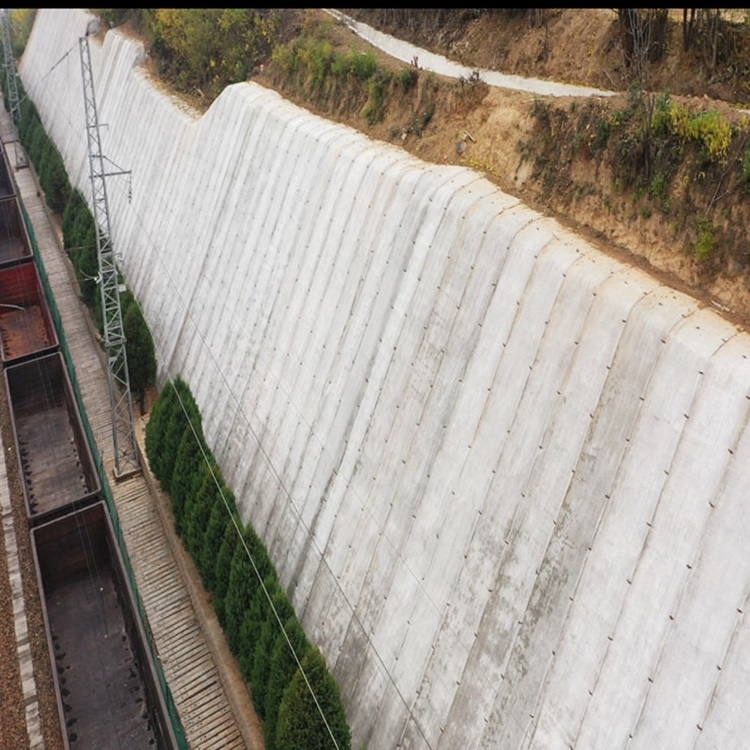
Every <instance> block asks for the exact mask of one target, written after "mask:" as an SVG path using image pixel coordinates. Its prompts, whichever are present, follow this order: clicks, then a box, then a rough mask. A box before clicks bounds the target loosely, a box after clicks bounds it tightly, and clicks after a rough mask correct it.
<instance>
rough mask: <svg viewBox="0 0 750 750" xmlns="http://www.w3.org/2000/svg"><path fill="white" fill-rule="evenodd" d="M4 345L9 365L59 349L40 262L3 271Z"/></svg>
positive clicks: (0, 336) (0, 318) (0, 312)
mask: <svg viewBox="0 0 750 750" xmlns="http://www.w3.org/2000/svg"><path fill="white" fill-rule="evenodd" d="M0 343H1V344H2V361H3V363H4V364H5V365H10V364H17V363H19V362H21V361H23V360H25V359H28V358H30V357H33V356H42V355H44V354H49V353H50V352H52V351H54V350H55V349H57V347H58V340H57V332H56V331H55V324H54V322H53V321H52V316H51V314H50V309H49V305H48V304H47V298H46V297H45V296H44V290H43V289H42V283H41V281H40V279H39V272H38V271H37V267H36V263H21V264H20V265H17V266H11V267H10V268H4V269H0Z"/></svg>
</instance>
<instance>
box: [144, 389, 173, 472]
mask: <svg viewBox="0 0 750 750" xmlns="http://www.w3.org/2000/svg"><path fill="white" fill-rule="evenodd" d="M176 400H177V393H176V391H175V389H174V386H173V385H172V383H167V384H166V385H165V386H164V388H162V389H161V392H160V393H159V396H158V398H157V399H156V403H155V404H154V408H153V409H152V410H151V416H150V417H149V420H148V423H147V424H146V455H147V457H148V462H149V465H150V467H151V471H152V472H153V474H154V476H155V477H156V478H157V479H158V480H159V481H160V482H162V479H163V469H162V467H163V456H164V435H165V432H166V428H167V421H168V420H169V418H170V417H171V415H172V411H173V403H174V402H175V401H176Z"/></svg>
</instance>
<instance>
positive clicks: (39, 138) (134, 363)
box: [3, 77, 156, 412]
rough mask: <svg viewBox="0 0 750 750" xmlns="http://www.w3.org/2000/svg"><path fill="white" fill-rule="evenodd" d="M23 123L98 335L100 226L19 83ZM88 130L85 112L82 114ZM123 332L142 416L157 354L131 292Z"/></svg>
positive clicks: (123, 297)
mask: <svg viewBox="0 0 750 750" xmlns="http://www.w3.org/2000/svg"><path fill="white" fill-rule="evenodd" d="M18 89H19V92H18V94H19V100H21V104H20V110H19V111H20V120H19V125H18V136H19V139H20V141H21V144H22V145H23V147H24V150H25V151H26V153H27V155H28V157H29V159H30V160H31V163H32V164H33V165H34V168H35V170H36V173H37V176H38V178H39V185H40V187H41V188H42V190H43V191H44V196H45V200H46V201H47V205H48V206H49V207H50V208H51V209H52V210H53V211H55V212H56V213H58V214H62V228H63V244H64V246H65V249H66V251H67V253H68V255H69V257H70V259H71V262H72V263H73V268H74V269H75V273H76V278H77V279H78V284H79V287H80V290H81V298H82V300H83V301H84V303H85V304H86V305H87V306H88V307H89V308H90V309H91V311H92V313H93V315H94V318H95V320H96V323H97V326H98V328H99V333H102V332H103V326H104V324H103V318H102V301H101V294H100V290H99V285H98V284H97V278H98V276H99V259H98V257H97V250H96V223H95V221H94V217H93V216H92V214H91V211H90V210H89V207H88V206H87V205H86V201H85V200H84V199H83V196H82V195H81V194H80V193H79V192H78V191H77V190H74V189H73V188H72V187H71V185H70V181H69V180H68V174H67V172H66V171H65V165H64V163H63V160H62V158H61V157H60V153H59V152H58V150H57V148H56V147H55V145H54V143H53V142H52V140H51V139H50V138H49V137H48V135H47V132H46V130H45V129H44V125H43V124H42V121H41V118H40V117H39V113H38V112H37V110H36V107H35V106H34V104H33V103H32V101H31V100H30V99H29V98H27V97H26V95H25V93H24V91H23V87H22V86H21V82H20V81H18ZM3 95H4V99H5V103H6V108H7V107H8V100H7V79H6V78H5V77H3ZM81 129H83V113H81ZM120 309H121V312H122V324H123V332H124V334H125V342H126V344H125V346H126V354H127V358H128V375H129V380H130V390H131V392H132V394H133V395H134V396H135V397H136V398H137V399H138V400H139V401H140V406H141V412H143V411H144V407H145V403H144V402H145V396H146V392H147V390H148V389H149V388H150V387H151V386H153V385H154V384H155V383H156V354H155V350H154V341H153V338H152V336H151V331H150V330H149V328H148V324H147V323H146V321H145V319H144V317H143V313H142V312H141V307H140V305H139V304H138V303H137V301H136V299H135V297H134V296H133V293H132V292H131V291H130V289H127V288H126V289H125V291H124V292H123V293H121V294H120Z"/></svg>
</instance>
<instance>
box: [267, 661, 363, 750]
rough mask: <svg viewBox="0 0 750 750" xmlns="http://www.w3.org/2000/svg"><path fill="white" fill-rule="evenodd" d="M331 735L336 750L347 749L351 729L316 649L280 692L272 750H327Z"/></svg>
mask: <svg viewBox="0 0 750 750" xmlns="http://www.w3.org/2000/svg"><path fill="white" fill-rule="evenodd" d="M303 673H304V674H303ZM305 677H306V678H307V679H305ZM313 695H314V696H315V697H314V698H313ZM323 717H325V721H324V720H323ZM326 725H327V726H326ZM331 734H333V736H334V737H335V738H336V745H338V748H339V750H350V748H351V741H352V738H351V730H350V729H349V724H348V723H347V721H346V714H345V713H344V707H343V704H342V703H341V693H340V691H339V686H338V684H337V683H336V680H335V679H334V678H333V675H332V674H331V673H330V672H329V671H328V667H327V666H326V663H325V659H324V658H323V655H322V654H321V653H320V650H319V649H318V648H311V649H310V650H309V651H308V652H307V654H305V657H304V659H302V665H301V668H300V669H298V670H297V672H296V673H295V675H294V677H292V681H291V682H290V683H289V686H288V687H287V689H286V690H285V691H284V697H283V698H282V701H281V705H280V706H279V716H278V720H277V722H276V737H275V750H300V748H305V750H330V749H331V747H332V742H331Z"/></svg>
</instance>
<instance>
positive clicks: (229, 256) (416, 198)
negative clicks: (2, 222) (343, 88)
mask: <svg viewBox="0 0 750 750" xmlns="http://www.w3.org/2000/svg"><path fill="white" fill-rule="evenodd" d="M86 20H87V16H86V14H85V13H83V12H82V11H47V10H41V11H39V14H38V16H37V20H36V24H35V27H34V30H33V33H32V35H31V38H30V40H29V44H28V47H27V50H26V53H25V56H24V58H23V60H22V62H21V76H22V79H23V83H24V86H25V87H26V89H27V91H28V92H29V94H30V96H31V97H32V99H33V101H34V102H35V104H36V106H37V108H38V110H39V112H40V114H41V116H42V118H43V120H44V122H45V125H46V127H47V129H48V132H50V133H51V135H52V137H53V138H54V140H55V142H56V143H57V145H58V147H59V149H60V151H61V154H62V156H63V158H64V160H65V163H66V165H67V166H68V169H69V173H70V175H71V178H72V180H73V181H74V183H75V184H76V185H77V186H78V187H79V188H80V189H81V190H82V191H83V192H84V194H85V195H89V185H88V172H87V170H88V165H87V156H86V138H85V132H84V116H83V102H82V93H81V90H82V86H81V74H80V66H79V59H78V56H77V44H78V37H79V36H80V35H81V34H82V33H83V31H84V29H85V27H86ZM71 50H73V51H72V53H70V54H68V55H67V57H64V56H65V55H66V53H68V52H70V51H71ZM141 55H142V51H141V49H140V47H139V46H138V45H137V44H135V43H134V42H132V41H129V40H126V39H125V38H124V37H123V36H121V35H119V34H118V33H117V32H110V33H109V34H107V36H106V38H105V41H104V44H103V46H101V47H100V46H99V45H98V43H93V44H92V57H93V65H94V73H95V82H96V87H97V89H96V90H97V97H98V104H99V109H100V119H101V121H102V122H106V123H107V125H108V127H107V129H106V130H105V131H104V135H103V137H104V148H105V150H106V154H107V156H108V157H109V158H111V159H112V160H113V161H114V162H115V163H116V164H118V165H119V166H120V167H121V168H123V169H131V170H132V171H133V177H132V199H131V198H130V196H129V194H128V181H127V179H126V178H112V179H110V180H109V181H108V191H109V197H110V208H111V212H112V220H113V240H114V245H115V247H116V248H118V249H119V252H120V253H121V256H122V260H121V263H122V268H123V270H124V272H125V275H126V277H127V280H128V283H129V285H130V286H131V287H132V288H133V290H134V291H135V293H136V295H137V297H138V299H139V300H140V301H141V304H142V306H143V309H144V312H145V314H146V317H147V320H148V322H149V324H150V326H151V329H152V331H153V334H154V338H155V341H156V345H157V349H158V353H159V367H160V376H161V378H162V379H164V378H166V377H170V376H171V377H174V376H176V375H178V374H179V375H182V376H183V377H184V378H185V379H186V380H187V382H188V383H189V384H190V386H191V388H192V390H193V392H194V393H195V395H196V398H197V401H198V403H199V406H200V408H201V411H202V413H203V417H204V426H205V431H206V435H207V439H208V441H209V443H210V445H211V448H212V449H213V451H214V453H215V455H216V456H217V458H218V460H219V461H220V464H221V467H222V469H223V471H224V473H225V476H226V477H227V479H228V481H229V483H230V485H231V487H232V488H233V490H234V492H235V494H236V496H237V498H238V501H239V503H240V506H241V509H242V514H243V517H244V519H245V520H247V521H251V522H252V523H253V524H254V526H255V528H256V529H257V530H258V532H259V533H260V534H261V536H262V537H263V539H264V540H265V542H266V544H267V545H268V547H269V549H270V552H271V554H272V558H273V560H274V562H275V564H276V566H277V569H278V571H279V574H280V576H281V579H282V581H283V583H284V585H285V586H286V587H287V589H288V590H289V591H290V593H291V595H292V597H293V601H294V604H295V606H296V608H297V611H298V613H299V615H300V617H301V620H302V622H303V624H304V626H305V628H306V630H307V632H308V634H309V635H310V637H311V638H312V639H313V640H314V641H315V642H317V643H319V644H320V645H321V647H322V649H323V652H324V653H325V655H326V657H327V659H328V661H329V664H330V665H331V667H332V669H333V672H334V674H335V675H336V677H337V679H338V680H339V683H340V685H341V687H342V691H343V695H344V697H345V703H346V707H347V713H348V716H349V720H350V722H351V725H352V729H353V733H354V741H353V747H362V746H363V745H366V746H367V748H368V749H369V750H390V749H391V748H397V747H398V748H413V749H415V750H417V749H418V750H426V749H427V748H431V749H433V750H448V749H453V748H467V749H469V748H505V749H508V750H515V749H516V748H518V749H519V750H520V749H522V748H545V749H548V748H580V749H584V748H601V749H602V750H612V749H613V748H625V747H627V748H628V750H634V749H635V748H638V749H639V750H640V749H641V748H643V749H644V750H653V749H654V748H670V750H679V749H682V748H685V749H687V748H690V749H691V750H692V749H697V750H708V748H719V747H721V748H740V747H745V746H746V743H747V737H748V736H750V712H748V711H747V707H746V700H745V698H746V695H747V685H748V678H750V628H749V627H748V624H747V623H746V617H745V612H746V610H747V608H748V593H749V592H750V555H748V553H747V550H748V548H749V546H750V509H749V507H748V488H749V487H750V431H748V429H747V424H748V410H749V409H750V390H749V389H750V339H749V338H748V336H747V335H746V334H745V333H742V332H740V331H738V329H736V328H735V327H734V326H732V325H731V324H729V323H728V322H726V321H724V320H722V319H721V318H720V317H718V315H717V314H716V313H714V312H712V311H710V310H707V309H703V308H700V307H699V306H698V304H697V303H696V302H695V301H694V300H692V299H691V298H689V297H686V296H684V295H682V294H680V293H678V292H675V291H673V290H671V289H669V288H666V287H664V286H661V285H660V284H659V283H657V282H656V281H655V280H654V279H652V278H650V277H648V276H646V275H644V274H643V273H642V272H640V271H638V270H636V269H633V268H629V267H627V266H625V265H623V264H621V263H619V262H616V261H615V260H613V259H611V258H608V257H605V256H603V255H601V254H600V253H598V252H597V251H596V250H595V249H594V248H593V247H591V246H590V245H588V244H587V243H586V242H585V241H584V240H583V239H581V238H579V237H576V236H574V235H572V234H570V233H569V232H567V231H566V230H564V229H563V228H561V227H560V226H559V225H558V224H556V223H555V222H554V221H552V220H550V219H548V218H544V217H541V216H540V215H538V214H537V213H535V212H534V211H532V210H530V209H529V208H527V207H526V206H524V205H522V204H520V203H519V202H518V201H517V200H515V199H513V198H510V197H508V196H506V195H504V194H503V193H501V192H499V191H498V190H497V189H496V188H495V187H494V186H493V185H491V184H490V183H489V182H488V181H486V180H484V179H483V178H482V177H480V176H478V175H477V174H475V173H473V172H471V171H470V170H467V169H463V168H457V167H446V166H435V165H431V164H425V163H422V162H420V161H417V160H416V159H413V158H411V157H409V156H408V155H405V154H404V153H403V152H401V151H399V150H397V149H395V148H392V147H390V146H388V145H384V144H381V143H376V142H373V141H371V140H369V139H367V138H366V137H364V136H363V135H361V134H360V133H358V132H354V131H352V130H349V129H347V128H344V127H341V126H339V125H337V124H333V123H330V122H327V121H325V120H322V119H319V118H317V117H314V116H312V115H310V114H309V113H307V112H305V111H303V110H301V109H299V108H297V107H295V106H293V105H291V104H289V103H288V102H286V101H284V100H283V99H281V98H280V97H279V96H278V95H276V94H275V93H273V92H270V91H267V90H264V89H262V88H260V87H258V86H256V85H253V84H249V83H247V84H238V85H235V86H232V87H230V88H228V89H227V90H226V91H225V92H224V93H223V94H222V95H221V96H220V97H219V98H218V100H217V101H216V102H215V103H214V104H213V105H212V107H211V108H210V109H209V110H208V112H207V113H206V114H205V115H204V116H202V117H196V116H192V115H191V114H190V113H188V112H185V111H184V110H182V109H181V108H180V107H179V106H178V105H177V104H176V103H175V102H174V101H172V100H170V99H169V98H168V97H167V96H165V94H164V93H162V92H161V91H159V90H158V89H157V88H156V87H154V86H153V85H152V84H151V83H150V82H149V80H148V78H147V76H146V74H145V73H144V72H143V70H142V69H141V68H140V67H139V65H138V60H139V59H140V57H141ZM62 58H64V59H62ZM61 59H62V62H60V60H61Z"/></svg>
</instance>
